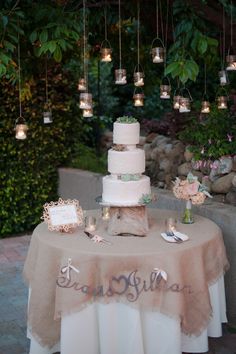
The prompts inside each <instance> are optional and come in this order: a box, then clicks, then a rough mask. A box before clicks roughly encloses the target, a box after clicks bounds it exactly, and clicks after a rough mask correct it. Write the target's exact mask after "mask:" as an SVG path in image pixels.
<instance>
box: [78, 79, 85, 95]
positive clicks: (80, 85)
mask: <svg viewBox="0 0 236 354" xmlns="http://www.w3.org/2000/svg"><path fill="white" fill-rule="evenodd" d="M86 89H87V86H86V80H85V79H84V78H81V79H79V82H78V91H82V92H83V91H86Z"/></svg>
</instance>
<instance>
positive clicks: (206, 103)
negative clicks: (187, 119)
mask: <svg viewBox="0 0 236 354" xmlns="http://www.w3.org/2000/svg"><path fill="white" fill-rule="evenodd" d="M201 113H205V114H207V113H210V102H209V101H202V108H201Z"/></svg>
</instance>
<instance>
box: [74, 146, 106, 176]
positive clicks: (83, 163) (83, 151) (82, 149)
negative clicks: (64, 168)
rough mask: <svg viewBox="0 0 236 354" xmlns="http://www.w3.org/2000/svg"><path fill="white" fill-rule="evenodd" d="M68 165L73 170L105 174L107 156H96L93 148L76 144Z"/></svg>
mask: <svg viewBox="0 0 236 354" xmlns="http://www.w3.org/2000/svg"><path fill="white" fill-rule="evenodd" d="M70 165H71V167H73V168H79V169H81V170H87V171H92V172H97V173H101V174H106V173H107V154H105V153H103V154H102V155H100V156H98V155H97V154H96V152H95V150H94V149H93V148H91V147H88V146H86V145H84V144H81V143H78V144H77V145H76V146H75V148H74V157H73V158H72V161H71V164H70Z"/></svg>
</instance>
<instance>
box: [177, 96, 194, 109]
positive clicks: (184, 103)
mask: <svg viewBox="0 0 236 354" xmlns="http://www.w3.org/2000/svg"><path fill="white" fill-rule="evenodd" d="M190 111H191V106H190V99H189V98H188V97H181V98H180V99H179V112H180V113H188V112H190Z"/></svg>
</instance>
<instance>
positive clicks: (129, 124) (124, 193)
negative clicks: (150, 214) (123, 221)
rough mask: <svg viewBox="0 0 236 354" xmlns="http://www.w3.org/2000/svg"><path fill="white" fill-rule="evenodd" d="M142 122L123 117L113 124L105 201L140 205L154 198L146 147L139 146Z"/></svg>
mask: <svg viewBox="0 0 236 354" xmlns="http://www.w3.org/2000/svg"><path fill="white" fill-rule="evenodd" d="M139 137H140V124H139V123H138V122H137V120H136V119H135V118H133V117H127V116H124V117H120V118H118V119H117V121H116V122H115V123H114V124H113V143H114V145H113V147H112V148H111V149H110V150H109V151H108V171H109V172H110V175H107V176H105V177H103V193H102V201H103V203H107V204H109V205H111V206H121V207H122V206H125V207H127V206H139V205H143V204H146V203H147V202H148V201H150V196H151V188H150V178H149V177H148V176H145V175H143V173H144V172H145V153H144V150H142V149H140V148H137V147H136V145H137V144H138V143H139Z"/></svg>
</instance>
